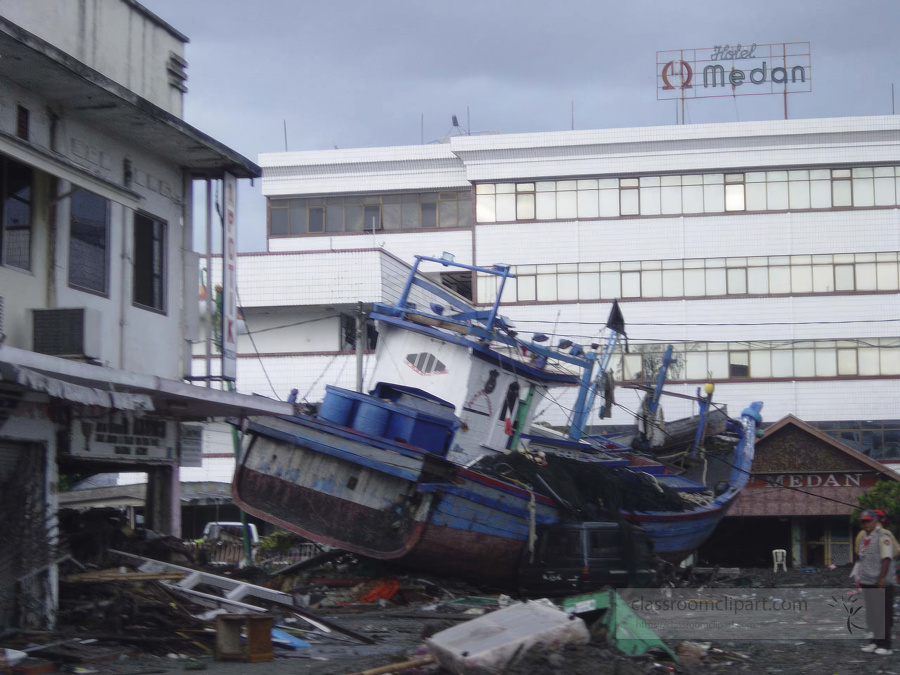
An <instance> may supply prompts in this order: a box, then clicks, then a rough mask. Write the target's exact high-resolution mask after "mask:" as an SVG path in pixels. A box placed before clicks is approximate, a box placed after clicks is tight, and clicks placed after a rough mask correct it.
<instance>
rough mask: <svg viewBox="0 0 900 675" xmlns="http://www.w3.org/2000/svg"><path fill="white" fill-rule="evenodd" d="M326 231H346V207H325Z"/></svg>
mask: <svg viewBox="0 0 900 675" xmlns="http://www.w3.org/2000/svg"><path fill="white" fill-rule="evenodd" d="M325 231H326V232H343V231H344V207H343V206H340V205H333V206H326V207H325Z"/></svg>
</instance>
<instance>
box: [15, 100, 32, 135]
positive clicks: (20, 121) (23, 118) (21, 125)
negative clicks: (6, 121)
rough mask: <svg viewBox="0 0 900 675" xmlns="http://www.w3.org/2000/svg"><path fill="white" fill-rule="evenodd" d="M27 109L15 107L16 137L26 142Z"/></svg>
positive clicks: (28, 115)
mask: <svg viewBox="0 0 900 675" xmlns="http://www.w3.org/2000/svg"><path fill="white" fill-rule="evenodd" d="M30 116H31V115H30V113H29V111H28V108H25V107H23V106H16V136H18V137H19V138H21V139H23V140H26V141H27V140H28V131H29V117H30Z"/></svg>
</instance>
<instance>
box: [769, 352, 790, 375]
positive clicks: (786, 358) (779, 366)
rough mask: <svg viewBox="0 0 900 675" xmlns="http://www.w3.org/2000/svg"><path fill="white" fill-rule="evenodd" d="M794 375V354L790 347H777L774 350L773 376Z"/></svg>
mask: <svg viewBox="0 0 900 675" xmlns="http://www.w3.org/2000/svg"><path fill="white" fill-rule="evenodd" d="M793 376H794V354H793V352H792V351H791V350H790V349H777V350H774V351H773V352H772V377H793Z"/></svg>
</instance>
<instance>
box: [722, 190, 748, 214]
mask: <svg viewBox="0 0 900 675" xmlns="http://www.w3.org/2000/svg"><path fill="white" fill-rule="evenodd" d="M725 210H726V211H743V210H744V184H743V183H741V184H740V185H726V186H725Z"/></svg>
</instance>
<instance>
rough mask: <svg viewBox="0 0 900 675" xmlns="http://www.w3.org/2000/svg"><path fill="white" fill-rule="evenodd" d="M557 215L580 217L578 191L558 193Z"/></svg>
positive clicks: (559, 216) (567, 217) (572, 217)
mask: <svg viewBox="0 0 900 675" xmlns="http://www.w3.org/2000/svg"><path fill="white" fill-rule="evenodd" d="M556 217H557V218H566V219H573V220H574V219H575V218H577V217H578V193H577V192H575V191H574V190H570V191H568V192H557V193H556Z"/></svg>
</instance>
